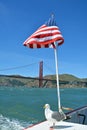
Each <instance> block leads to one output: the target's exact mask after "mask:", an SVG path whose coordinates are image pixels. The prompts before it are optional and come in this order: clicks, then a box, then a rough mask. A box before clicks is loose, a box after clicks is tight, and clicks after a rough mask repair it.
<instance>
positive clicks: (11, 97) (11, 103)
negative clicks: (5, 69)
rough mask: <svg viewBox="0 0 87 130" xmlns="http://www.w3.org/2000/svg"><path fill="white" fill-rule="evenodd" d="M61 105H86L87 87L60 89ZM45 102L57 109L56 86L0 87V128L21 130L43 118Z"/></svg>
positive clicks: (0, 129)
mask: <svg viewBox="0 0 87 130" xmlns="http://www.w3.org/2000/svg"><path fill="white" fill-rule="evenodd" d="M60 93H61V104H62V106H66V107H72V108H78V107H81V106H84V105H87V88H66V89H60ZM45 103H49V104H50V105H51V108H52V109H53V110H57V92H56V88H52V89H49V88H25V87H19V88H12V87H0V130H23V128H24V127H27V126H29V125H31V124H35V123H37V122H40V121H42V120H44V119H45V118H44V109H43V106H44V104H45Z"/></svg>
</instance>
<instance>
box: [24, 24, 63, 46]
mask: <svg viewBox="0 0 87 130" xmlns="http://www.w3.org/2000/svg"><path fill="white" fill-rule="evenodd" d="M55 42H56V43H57V44H58V45H61V44H62V43H63V42H64V38H63V36H62V34H61V32H60V30H59V28H58V27H57V26H56V25H51V26H49V25H46V24H44V25H42V26H41V27H40V28H38V30H37V31H36V32H34V33H33V34H32V35H31V36H30V37H29V38H27V40H26V41H25V42H24V43H23V44H24V46H27V47H29V48H49V47H53V48H54V47H55Z"/></svg>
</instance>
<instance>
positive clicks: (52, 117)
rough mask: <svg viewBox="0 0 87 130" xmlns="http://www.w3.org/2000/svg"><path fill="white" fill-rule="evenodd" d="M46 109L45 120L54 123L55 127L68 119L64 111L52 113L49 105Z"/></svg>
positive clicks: (45, 106) (46, 105)
mask: <svg viewBox="0 0 87 130" xmlns="http://www.w3.org/2000/svg"><path fill="white" fill-rule="evenodd" d="M44 108H45V118H46V120H48V121H49V122H52V123H53V127H54V126H55V123H56V122H59V121H62V120H64V119H66V115H65V114H64V113H63V111H62V110H60V111H59V112H57V111H52V110H51V109H50V105H49V104H45V105H44Z"/></svg>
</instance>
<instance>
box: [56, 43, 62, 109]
mask: <svg viewBox="0 0 87 130" xmlns="http://www.w3.org/2000/svg"><path fill="white" fill-rule="evenodd" d="M57 50H58V49H57V46H56V44H55V48H54V52H55V65H56V81H57V96H58V109H59V112H60V111H61V105H60V90H59V76H58V55H57Z"/></svg>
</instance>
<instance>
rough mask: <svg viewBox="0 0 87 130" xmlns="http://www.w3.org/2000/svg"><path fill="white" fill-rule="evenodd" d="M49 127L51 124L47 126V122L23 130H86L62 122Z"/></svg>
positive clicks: (84, 126) (74, 124)
mask: <svg viewBox="0 0 87 130" xmlns="http://www.w3.org/2000/svg"><path fill="white" fill-rule="evenodd" d="M51 125H52V124H49V122H48V121H44V122H41V123H39V124H36V125H33V126H30V127H29V128H26V129H24V130H87V125H81V124H77V123H71V122H64V121H61V122H58V123H56V124H55V127H54V128H51Z"/></svg>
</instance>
